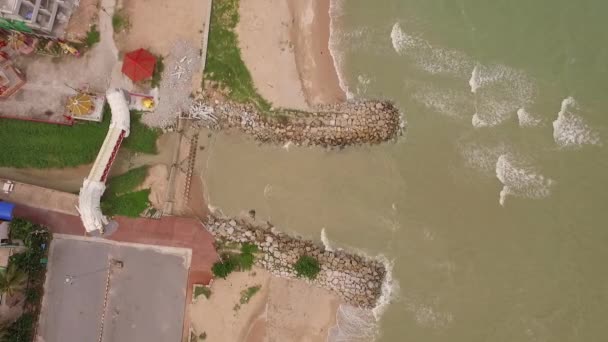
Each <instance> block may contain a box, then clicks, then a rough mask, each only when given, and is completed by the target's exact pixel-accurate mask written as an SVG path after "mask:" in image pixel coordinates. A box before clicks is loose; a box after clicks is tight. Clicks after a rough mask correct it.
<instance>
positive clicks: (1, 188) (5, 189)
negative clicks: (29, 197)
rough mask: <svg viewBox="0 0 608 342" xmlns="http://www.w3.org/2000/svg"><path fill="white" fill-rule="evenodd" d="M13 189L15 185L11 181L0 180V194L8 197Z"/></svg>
mask: <svg viewBox="0 0 608 342" xmlns="http://www.w3.org/2000/svg"><path fill="white" fill-rule="evenodd" d="M14 188H15V183H13V182H12V181H10V180H4V179H0V192H2V193H4V194H5V195H9V194H10V193H11V192H13V189H14Z"/></svg>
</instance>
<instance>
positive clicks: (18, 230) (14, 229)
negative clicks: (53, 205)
mask: <svg viewBox="0 0 608 342" xmlns="http://www.w3.org/2000/svg"><path fill="white" fill-rule="evenodd" d="M10 228H11V229H10V231H11V233H10V234H11V240H22V241H25V240H26V238H27V236H28V235H29V234H30V233H31V232H33V231H34V230H35V229H36V226H35V225H34V224H33V223H31V222H28V221H26V220H24V219H21V218H15V219H14V220H12V221H11V223H10Z"/></svg>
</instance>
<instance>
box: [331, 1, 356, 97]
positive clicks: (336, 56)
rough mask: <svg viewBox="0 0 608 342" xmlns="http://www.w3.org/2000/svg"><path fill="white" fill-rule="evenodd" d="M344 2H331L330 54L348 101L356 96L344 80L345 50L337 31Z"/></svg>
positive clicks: (339, 82)
mask: <svg viewBox="0 0 608 342" xmlns="http://www.w3.org/2000/svg"><path fill="white" fill-rule="evenodd" d="M343 6H344V1H343V0H330V2H329V44H328V45H329V53H330V55H331V58H332V60H333V62H334V69H335V70H336V74H337V75H338V84H339V85H340V88H341V89H342V91H343V92H344V93H345V94H346V98H347V99H349V100H350V99H353V98H354V94H353V93H352V92H351V91H350V89H349V88H348V85H347V83H346V80H345V79H344V73H345V71H344V66H343V61H344V50H343V49H341V48H340V46H339V45H340V41H341V39H339V38H338V34H337V31H336V27H337V25H338V24H337V21H338V20H339V18H340V17H341V16H342V15H343V13H344V11H343Z"/></svg>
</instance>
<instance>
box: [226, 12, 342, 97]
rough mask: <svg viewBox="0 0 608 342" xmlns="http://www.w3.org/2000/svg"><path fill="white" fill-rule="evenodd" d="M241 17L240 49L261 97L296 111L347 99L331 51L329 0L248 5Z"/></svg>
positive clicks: (239, 26)
mask: <svg viewBox="0 0 608 342" xmlns="http://www.w3.org/2000/svg"><path fill="white" fill-rule="evenodd" d="M239 14H240V22H239V25H238V28H237V33H238V35H239V47H240V48H241V51H242V57H243V59H244V61H245V64H246V65H247V67H248V69H249V71H250V72H251V75H252V77H253V80H254V83H255V85H256V87H257V88H258V91H259V92H260V94H261V95H262V96H263V97H265V98H266V99H268V100H269V101H270V102H272V103H273V104H274V105H275V106H276V107H284V108H295V109H308V108H309V107H311V106H314V105H318V104H333V103H338V102H342V101H344V100H345V99H346V95H345V93H344V92H343V91H342V89H341V88H340V84H339V79H338V74H337V72H336V69H335V66H334V63H333V58H332V56H331V54H330V51H329V30H330V17H329V0H247V1H241V3H240V11H239Z"/></svg>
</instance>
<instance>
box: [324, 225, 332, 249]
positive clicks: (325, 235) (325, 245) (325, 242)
mask: <svg viewBox="0 0 608 342" xmlns="http://www.w3.org/2000/svg"><path fill="white" fill-rule="evenodd" d="M321 242H322V243H323V246H324V247H325V250H327V251H330V252H331V251H333V250H334V249H333V248H332V247H331V243H330V242H329V238H328V237H327V232H326V231H325V228H321Z"/></svg>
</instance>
